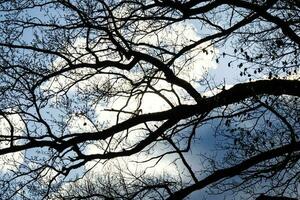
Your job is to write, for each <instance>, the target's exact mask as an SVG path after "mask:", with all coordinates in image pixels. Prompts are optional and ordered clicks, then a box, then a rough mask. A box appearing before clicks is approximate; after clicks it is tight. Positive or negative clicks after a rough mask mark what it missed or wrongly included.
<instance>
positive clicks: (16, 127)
mask: <svg viewBox="0 0 300 200" xmlns="http://www.w3.org/2000/svg"><path fill="white" fill-rule="evenodd" d="M9 123H11V126H12V127H13V135H14V136H21V135H22V130H23V129H24V124H23V122H22V120H21V118H20V117H19V116H18V115H17V114H12V115H8V116H6V118H5V117H3V116H0V138H1V142H0V148H1V149H4V148H8V147H9V146H10V145H11V142H10V141H5V140H7V138H6V139H5V138H4V137H6V136H11V130H12V129H11V126H10V124H9ZM14 145H18V144H16V143H14ZM23 158H24V157H23V155H22V152H16V153H9V154H5V155H1V156H0V170H2V171H4V172H5V171H8V170H12V169H14V168H16V167H18V166H19V165H20V164H21V163H22V162H23Z"/></svg>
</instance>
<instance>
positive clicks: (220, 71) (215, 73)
mask: <svg viewBox="0 0 300 200" xmlns="http://www.w3.org/2000/svg"><path fill="white" fill-rule="evenodd" d="M31 15H32V16H37V17H40V13H39V12H36V11H32V12H31ZM140 26H143V24H140ZM203 32H207V30H204V29H202V28H201V27H200V26H199V25H198V24H197V23H194V22H193V21H187V22H185V23H184V24H183V23H176V24H174V25H172V26H171V27H170V28H167V29H165V30H164V31H160V32H159V33H157V35H155V34H153V35H149V36H148V37H145V38H143V37H136V38H135V40H136V41H140V42H144V43H148V44H152V45H157V44H159V43H160V42H162V44H168V45H170V44H171V45H172V44H176V45H178V46H177V47H176V46H175V47H174V48H178V49H179V48H180V46H181V45H185V44H188V43H189V42H190V41H196V40H199V39H200V38H201V36H200V35H201V34H203ZM32 38H33V37H32V35H31V32H25V36H24V40H31V39H32ZM208 44H209V43H206V44H203V45H201V46H199V47H198V48H196V49H195V50H194V51H192V52H190V53H189V54H188V55H187V56H186V57H185V58H182V59H181V58H180V59H178V60H177V61H176V62H175V65H176V66H179V67H177V68H176V67H175V68H174V71H175V72H178V76H179V77H180V78H182V79H184V80H187V81H188V82H190V83H191V84H192V85H193V86H194V87H195V88H196V89H197V90H199V91H203V94H204V95H205V96H211V95H213V94H216V93H218V92H220V91H221V90H220V89H217V88H213V90H212V91H206V90H205V89H207V88H204V87H202V86H201V85H200V84H199V82H198V81H199V80H202V79H203V77H205V75H206V74H209V77H208V78H209V79H211V80H214V81H215V84H216V85H220V84H221V85H225V87H226V89H228V88H229V87H231V86H232V85H233V84H235V83H237V82H241V81H242V82H245V81H248V80H246V79H245V78H243V77H240V76H239V73H240V72H239V70H237V69H236V68H233V67H228V65H227V64H228V62H230V61H231V60H230V57H228V56H225V57H223V56H222V54H223V52H225V53H226V54H227V53H232V52H233V49H232V48H231V47H230V46H223V47H222V46H221V47H220V46H218V47H209V48H208V49H207V51H209V52H211V51H212V53H209V54H208V55H206V53H204V52H203V51H202V48H203V46H205V45H208ZM90 45H91V44H90ZM85 47H86V40H85V39H84V38H81V37H78V38H77V39H76V41H75V42H74V43H73V44H72V45H70V46H66V47H65V48H66V49H67V50H68V51H69V53H70V54H71V55H72V56H73V57H78V58H79V57H80V55H81V54H82V53H87V50H86V49H85ZM99 48H100V49H105V48H108V46H105V45H102V46H101V47H99ZM139 50H140V51H142V52H146V51H147V49H145V48H141V49H139ZM98 55H99V57H101V58H102V59H106V58H108V57H109V56H107V55H101V54H98ZM186 58H188V59H189V61H188V62H187V63H185V61H186V60H185V59H186ZM79 60H84V61H86V62H94V60H93V58H91V57H89V56H86V57H83V58H80V59H79ZM217 61H218V62H217ZM65 64H66V62H65V61H63V60H62V59H60V58H57V59H56V60H54V61H53V62H52V63H51V66H52V67H53V68H55V69H60V68H62V67H64V65H65ZM182 65H185V67H184V68H183V70H181V71H180V68H181V66H182ZM106 70H107V72H114V73H123V74H124V75H126V76H128V77H130V78H132V79H134V80H138V79H139V78H141V77H142V76H143V73H142V72H141V71H139V70H136V71H133V70H132V71H129V72H123V71H121V70H116V69H113V68H108V69H106ZM77 72H78V73H80V74H82V75H83V74H88V73H90V72H93V70H90V71H89V70H87V69H84V70H81V71H80V70H78V71H77ZM76 76H77V75H74V77H66V76H60V77H58V78H53V79H51V80H49V81H47V82H45V83H44V84H43V85H42V86H41V89H42V90H43V91H47V92H48V95H49V94H51V92H53V93H56V92H57V91H59V90H60V89H61V88H64V87H65V86H66V85H67V84H70V83H72V81H73V80H72V78H76ZM111 82H112V81H111V76H110V75H101V76H100V75H96V76H94V77H92V78H90V79H89V80H88V81H82V82H80V83H77V84H76V87H75V86H73V87H71V88H70V90H69V91H68V92H67V93H61V94H60V95H58V97H59V98H56V97H55V98H52V99H51V101H50V103H53V104H55V103H61V101H64V100H66V99H67V98H66V96H68V98H78V99H79V96H78V94H79V93H78V91H83V92H89V90H90V88H92V87H94V86H97V85H100V86H105V84H111ZM114 87H116V88H118V87H124V88H126V87H128V83H126V81H125V82H116V83H115V85H114ZM154 87H155V88H156V89H157V90H159V89H163V88H164V89H165V88H168V89H169V88H171V86H170V84H169V83H167V82H166V81H163V80H159V81H157V83H155V86H154ZM219 88H221V86H220V87H219ZM175 91H176V92H177V93H178V95H179V96H180V97H181V99H182V103H184V104H193V103H195V102H194V101H193V100H191V99H186V98H184V97H185V96H186V93H185V92H184V91H183V90H182V89H180V88H175ZM164 94H165V96H166V97H167V99H168V100H170V101H171V102H172V103H174V104H178V102H177V99H176V96H175V95H174V94H172V93H171V92H165V93H164ZM90 105H91V104H89V102H87V103H86V104H85V103H82V102H81V103H78V101H75V102H73V105H71V107H72V108H73V109H74V110H75V108H76V106H77V107H80V108H81V107H84V106H90ZM124 105H126V111H127V112H131V111H134V110H135V109H136V108H137V107H138V106H140V108H139V109H140V110H141V113H142V114H146V113H150V112H159V111H163V110H167V109H169V108H170V106H169V105H168V103H167V102H166V101H165V100H163V99H162V98H161V97H159V96H158V95H155V94H153V93H151V94H145V96H144V97H143V100H142V102H139V101H137V98H132V99H131V100H130V101H128V102H127V98H126V97H118V98H116V97H112V98H111V99H110V101H109V102H101V103H98V104H95V107H94V113H93V114H94V117H95V119H93V120H90V119H88V118H87V117H86V116H84V115H81V114H80V113H76V112H74V113H73V114H71V115H69V116H68V120H69V124H68V126H67V127H66V129H65V131H66V132H69V133H77V132H83V134H84V132H91V131H97V129H96V128H95V126H94V124H93V123H94V122H97V124H104V126H105V127H109V126H111V125H114V124H115V123H116V121H117V118H118V117H119V122H121V121H124V120H126V119H129V118H130V117H131V116H132V113H130V114H121V115H120V116H118V115H117V113H114V112H108V111H107V109H120V108H122V107H124ZM49 113H51V116H50V114H49ZM42 114H43V115H44V117H45V118H46V119H49V120H50V119H51V118H53V117H54V118H58V117H59V116H60V114H62V113H60V111H58V110H55V108H50V107H46V109H44V110H43V113H42ZM62 116H65V115H62ZM11 121H12V122H13V123H14V126H15V127H16V128H15V129H17V130H20V132H21V130H22V129H24V124H23V122H22V121H21V120H20V119H18V117H17V116H11ZM217 123H219V122H218V121H215V122H212V124H207V125H204V126H203V127H201V128H199V129H198V131H197V135H198V136H199V138H200V141H199V142H197V143H195V144H196V145H194V146H193V148H192V150H191V152H192V153H188V154H186V158H187V159H188V160H189V161H190V163H191V165H192V168H193V169H194V170H195V171H199V170H201V166H202V164H201V163H202V162H203V161H202V160H197V158H198V157H197V156H196V155H197V154H199V153H201V154H214V153H215V152H214V151H212V149H214V148H215V146H216V145H217V143H216V141H215V140H214V128H213V127H214V125H216V124H217ZM156 125H157V124H154V123H150V124H149V126H150V128H152V129H155V126H156ZM141 127H143V125H141V126H140V127H136V128H141ZM0 132H1V133H2V134H6V135H9V134H10V125H9V123H7V120H6V119H5V118H3V117H2V118H0ZM145 134H146V132H142V131H140V130H138V131H133V132H132V133H131V134H129V138H128V141H130V142H131V143H133V142H135V141H139V140H141V138H143V137H144V136H145ZM0 145H1V147H2V148H3V147H7V146H8V145H9V144H3V143H1V144H0ZM97 145H98V146H97ZM101 145H103V143H101V142H99V143H98V144H94V143H93V144H89V145H87V147H86V149H85V153H86V154H93V153H97V152H103V149H100V148H99V146H101ZM123 145H126V144H125V143H124V144H123ZM112 146H115V148H116V149H117V150H122V146H121V145H117V144H114V143H112ZM164 151H165V150H164V146H163V145H156V152H155V153H156V154H159V153H162V152H164ZM29 153H30V152H29ZM12 158H13V159H12ZM146 158H148V155H146V154H145V153H143V154H139V155H134V156H131V157H129V158H126V159H123V158H122V159H115V160H114V161H112V162H111V163H112V164H115V163H122V165H125V164H127V165H128V168H129V169H130V170H132V171H134V170H136V169H137V168H139V170H143V169H146V168H149V167H150V166H152V165H153V164H154V163H155V162H154V161H152V162H149V163H146V164H143V165H136V163H135V162H134V161H136V160H143V159H146ZM12 160H17V161H18V162H19V163H22V162H23V157H22V155H20V154H19V153H15V154H9V155H7V156H4V157H1V160H0V165H1V166H3V167H2V169H1V170H2V173H5V172H7V171H8V170H9V167H10V166H9V164H10V162H11V161H12ZM173 160H174V156H167V157H166V158H164V159H162V160H161V161H160V162H159V164H158V165H157V166H156V167H154V168H149V169H148V170H147V173H149V174H153V175H156V176H159V175H162V174H164V173H169V174H171V175H174V176H176V175H177V168H176V167H177V166H178V165H179V166H180V167H183V166H182V163H180V162H178V163H179V164H178V163H177V164H178V165H174V164H173V163H172V161H173ZM4 163H5V164H4ZM11 164H14V163H11ZM95 164H96V163H95V161H92V162H89V163H87V164H86V165H85V166H84V168H80V169H78V170H74V172H72V174H71V175H70V178H72V177H74V176H75V175H76V173H78V174H80V173H82V171H83V170H89V169H90V168H92V170H91V173H99V172H101V173H106V172H107V171H113V170H114V167H113V165H110V164H108V163H105V164H102V163H98V164H97V166H95ZM137 166H138V167H137ZM185 172H186V171H185ZM101 173H100V174H101ZM205 192H206V191H199V192H194V193H193V194H192V195H191V199H199V197H203V196H204V197H205V196H206V193H205ZM226 195H227V196H229V197H230V195H231V194H222V195H218V196H211V197H209V198H211V199H223V198H224V196H226ZM204 197H203V198H204ZM205 198H206V197H205Z"/></svg>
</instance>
